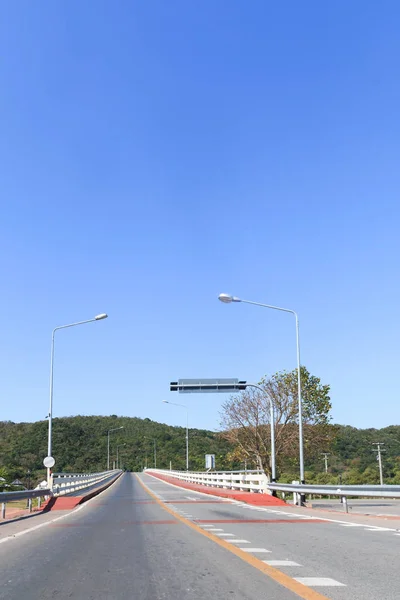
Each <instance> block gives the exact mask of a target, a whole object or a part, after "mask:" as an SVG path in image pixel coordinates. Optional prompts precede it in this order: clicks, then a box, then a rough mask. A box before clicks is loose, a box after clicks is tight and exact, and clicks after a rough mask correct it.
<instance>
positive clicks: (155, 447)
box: [144, 436, 157, 469]
mask: <svg viewBox="0 0 400 600" xmlns="http://www.w3.org/2000/svg"><path fill="white" fill-rule="evenodd" d="M144 439H145V440H148V439H151V440H152V442H153V444H154V468H155V469H157V442H156V438H148V437H146V436H144Z"/></svg>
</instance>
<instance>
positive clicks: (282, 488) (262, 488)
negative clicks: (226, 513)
mask: <svg viewBox="0 0 400 600" xmlns="http://www.w3.org/2000/svg"><path fill="white" fill-rule="evenodd" d="M147 471H148V472H150V473H155V474H157V473H158V474H160V475H165V476H167V477H168V476H169V477H174V478H176V479H180V480H182V481H187V482H189V483H200V484H202V485H205V486H209V487H218V488H226V489H231V490H232V489H237V490H241V491H246V492H259V493H264V494H276V492H280V493H281V494H282V498H285V495H286V494H293V502H294V504H299V505H300V504H302V503H303V500H302V498H305V495H306V494H307V495H308V496H309V497H310V498H311V497H312V496H338V497H339V498H341V501H342V503H343V508H344V510H345V511H346V512H347V511H348V506H347V498H349V497H358V498H400V486H399V485H368V484H366V485H319V484H317V485H311V484H299V483H279V482H277V483H270V481H269V479H268V477H267V476H266V475H265V473H263V472H262V471H213V472H198V473H196V472H194V473H191V472H189V471H168V470H166V469H147Z"/></svg>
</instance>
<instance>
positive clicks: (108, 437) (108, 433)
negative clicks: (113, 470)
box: [107, 425, 124, 471]
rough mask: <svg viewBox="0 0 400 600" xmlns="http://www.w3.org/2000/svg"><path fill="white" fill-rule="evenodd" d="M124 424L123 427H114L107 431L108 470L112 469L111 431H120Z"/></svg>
mask: <svg viewBox="0 0 400 600" xmlns="http://www.w3.org/2000/svg"><path fill="white" fill-rule="evenodd" d="M123 428H124V426H123V425H122V426H121V427H114V428H113V429H109V430H108V431H107V471H109V470H110V433H111V432H112V431H118V430H119V429H123Z"/></svg>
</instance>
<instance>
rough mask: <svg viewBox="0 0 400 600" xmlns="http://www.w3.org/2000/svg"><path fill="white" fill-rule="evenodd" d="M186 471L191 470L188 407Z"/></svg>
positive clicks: (187, 416) (187, 414)
mask: <svg viewBox="0 0 400 600" xmlns="http://www.w3.org/2000/svg"><path fill="white" fill-rule="evenodd" d="M186 471H189V411H188V409H187V407H186Z"/></svg>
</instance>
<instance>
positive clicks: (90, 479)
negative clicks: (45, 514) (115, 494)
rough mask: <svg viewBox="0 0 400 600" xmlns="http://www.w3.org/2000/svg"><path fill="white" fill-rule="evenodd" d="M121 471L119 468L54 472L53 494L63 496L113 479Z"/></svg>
mask: <svg viewBox="0 0 400 600" xmlns="http://www.w3.org/2000/svg"><path fill="white" fill-rule="evenodd" d="M121 473H122V471H121V470H120V469H114V470H113V471H102V472H100V473H54V474H53V495H54V496H64V495H65V494H72V493H74V492H77V491H78V490H83V489H85V488H88V487H91V486H94V485H96V484H99V483H101V482H106V481H108V480H111V479H115V478H116V477H117V476H118V475H120V474H121Z"/></svg>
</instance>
